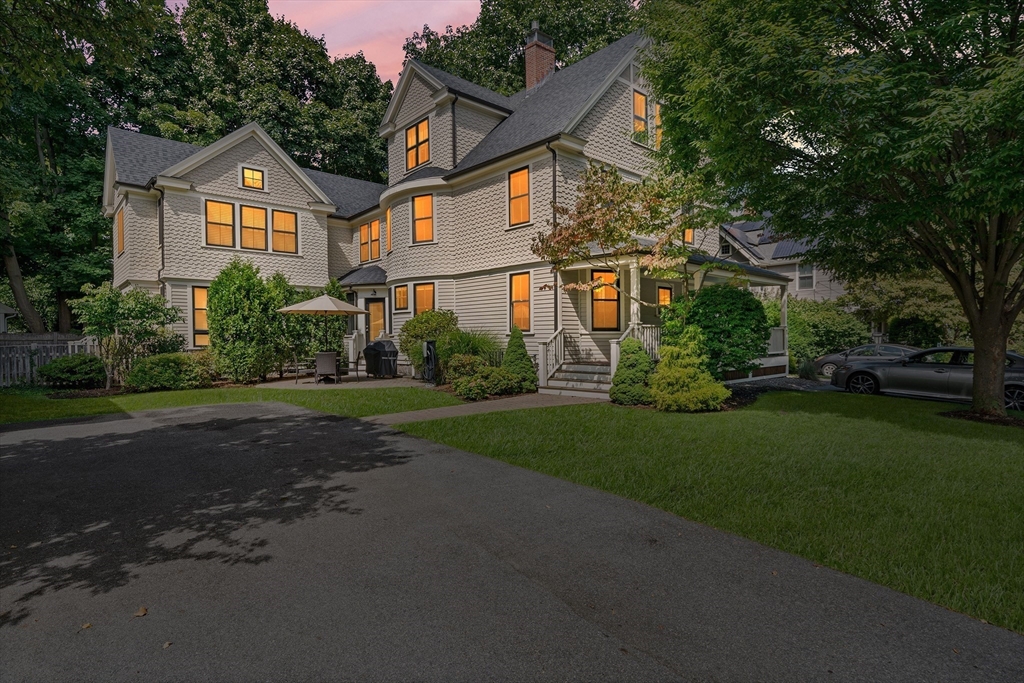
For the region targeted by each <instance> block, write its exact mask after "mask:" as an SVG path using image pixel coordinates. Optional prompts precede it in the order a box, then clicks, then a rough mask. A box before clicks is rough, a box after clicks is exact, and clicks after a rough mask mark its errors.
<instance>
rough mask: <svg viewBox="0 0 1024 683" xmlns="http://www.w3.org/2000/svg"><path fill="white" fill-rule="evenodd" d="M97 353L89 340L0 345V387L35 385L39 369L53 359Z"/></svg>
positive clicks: (95, 347)
mask: <svg viewBox="0 0 1024 683" xmlns="http://www.w3.org/2000/svg"><path fill="white" fill-rule="evenodd" d="M96 352H97V346H96V344H95V343H94V342H92V340H91V339H83V340H79V341H70V342H64V343H49V344H46V343H42V344H22V345H19V346H11V345H0V387H9V386H11V385H14V384H35V383H36V379H37V374H38V371H39V368H41V367H43V366H44V365H46V364H47V363H49V362H50V361H51V360H53V359H54V358H60V357H61V356H70V355H71V354H74V353H92V354H95V353H96Z"/></svg>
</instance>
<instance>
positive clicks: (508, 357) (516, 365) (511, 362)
mask: <svg viewBox="0 0 1024 683" xmlns="http://www.w3.org/2000/svg"><path fill="white" fill-rule="evenodd" d="M501 367H502V368H503V369H505V370H508V371H509V372H510V373H512V375H514V376H515V377H517V378H519V381H520V382H521V383H522V387H523V388H522V390H523V391H537V369H536V368H535V367H533V359H532V358H530V354H528V353H527V352H526V342H524V341H523V331H522V330H520V329H519V328H518V327H516V326H515V325H513V326H512V334H511V335H509V338H508V346H507V347H505V357H504V358H502V360H501Z"/></svg>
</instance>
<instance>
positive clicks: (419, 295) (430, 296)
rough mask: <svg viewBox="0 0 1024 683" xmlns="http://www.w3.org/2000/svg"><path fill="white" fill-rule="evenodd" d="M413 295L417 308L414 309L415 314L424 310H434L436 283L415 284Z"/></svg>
mask: <svg viewBox="0 0 1024 683" xmlns="http://www.w3.org/2000/svg"><path fill="white" fill-rule="evenodd" d="M413 296H414V297H415V300H414V303H415V305H416V309H415V310H414V311H413V314H414V315H419V314H420V313H422V312H423V311H432V310H434V285H433V283H430V284H423V285H414V286H413Z"/></svg>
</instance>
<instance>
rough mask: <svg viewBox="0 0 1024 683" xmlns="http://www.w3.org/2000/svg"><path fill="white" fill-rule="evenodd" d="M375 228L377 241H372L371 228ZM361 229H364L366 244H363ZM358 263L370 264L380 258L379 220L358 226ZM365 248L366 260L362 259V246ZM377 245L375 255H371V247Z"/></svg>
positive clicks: (375, 219)
mask: <svg viewBox="0 0 1024 683" xmlns="http://www.w3.org/2000/svg"><path fill="white" fill-rule="evenodd" d="M374 224H376V226H377V239H373V226H374ZM363 228H366V242H363ZM358 230H359V262H360V263H372V262H373V261H379V260H380V257H381V246H380V218H374V219H372V220H368V221H366V222H365V223H361V224H360V225H359V228H358ZM364 244H365V246H366V258H363V245H364ZM374 244H376V245H377V255H376V256H374V255H373V245H374Z"/></svg>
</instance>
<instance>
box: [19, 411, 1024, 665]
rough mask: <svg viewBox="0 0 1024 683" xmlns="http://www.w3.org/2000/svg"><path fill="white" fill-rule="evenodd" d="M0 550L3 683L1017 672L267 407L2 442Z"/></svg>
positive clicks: (674, 522)
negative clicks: (29, 682)
mask: <svg viewBox="0 0 1024 683" xmlns="http://www.w3.org/2000/svg"><path fill="white" fill-rule="evenodd" d="M0 542H2V552H0V670H2V671H3V672H4V673H3V679H4V681H20V680H46V681H56V680H76V681H84V680H102V681H119V680H183V681H185V680H187V681H202V680H211V681H228V680H245V681H248V680H267V681H286V680H357V681H362V680H366V681H378V680H379V681H407V680H408V681H411V680H424V681H433V680H437V681H489V680H508V681H528V680H585V681H600V680H615V681H629V680H636V681H661V680H686V681H776V680H778V681H854V680H871V681H882V680H894V681H896V680H898V681H917V680H920V681H960V680H964V681H966V680H977V681H1011V680H1024V637H1021V636H1019V635H1016V634H1013V633H1010V632H1008V631H1005V630H1002V629H999V628H996V627H993V626H990V625H987V624H983V623H981V622H979V621H976V620H974V619H970V618H968V617H965V616H963V615H960V614H956V613H953V612H950V611H948V610H945V609H943V608H940V607H937V606H934V605H931V604H928V603H925V602H922V601H919V600H916V599H914V598H910V597H907V596H904V595H902V594H899V593H896V592H894V591H891V590H889V589H886V588H882V587H880V586H876V585H874V584H871V583H868V582H866V581H862V580H860V579H856V578H853V577H850V576H846V575H843V574H839V573H837V572H834V571H831V570H828V569H825V568H822V567H817V566H815V565H814V564H812V563H810V562H807V561H805V560H801V559H799V558H795V557H793V556H791V555H787V554H785V553H781V552H778V551H775V550H771V549H768V548H765V547H763V546H760V545H758V544H756V543H752V542H750V541H746V540H743V539H740V538H737V537H735V536H731V535H728V534H724V533H721V532H718V531H715V530H713V529H709V528H707V527H704V526H701V525H698V524H693V523H690V522H687V521H686V520H683V519H680V518H677V517H674V516H672V515H669V514H667V513H664V512H661V511H658V510H655V509H652V508H649V507H646V506H643V505H640V504H637V503H633V502H630V501H626V500H623V499H620V498H617V497H615V496H612V495H609V494H605V493H601V492H598V491H594V490H591V489H587V488H583V487H580V486H576V485H574V484H570V483H567V482H563V481H560V480H556V479H552V478H549V477H546V476H544V475H540V474H537V473H534V472H530V471H526V470H520V469H517V468H514V467H511V466H509V465H506V464H504V463H500V462H496V461H493V460H489V459H487V458H483V457H480V456H476V455H473V454H469V453H464V452H460V451H456V450H453V449H450V448H447V447H443V446H439V445H435V444H432V443H429V442H424V441H420V440H418V439H413V438H410V437H407V436H404V435H401V434H398V433H396V432H394V431H392V430H390V429H389V428H387V427H382V426H376V425H371V424H368V423H365V422H360V421H357V420H348V419H342V418H337V417H331V416H325V415H321V414H317V413H312V412H309V411H306V410H303V409H299V408H295V407H292V406H286V405H281V404H271V403H260V404H243V405H224V406H211V407H201V408H189V409H175V410H167V411H154V412H151V413H146V414H140V415H137V416H133V417H132V418H130V419H121V420H109V419H108V420H94V421H91V422H87V423H82V424H76V425H65V426H59V427H49V428H46V429H36V430H23V431H13V432H7V433H4V434H0ZM143 607H144V608H145V613H144V615H143V611H142V610H140V608H143ZM135 615H142V616H135Z"/></svg>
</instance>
